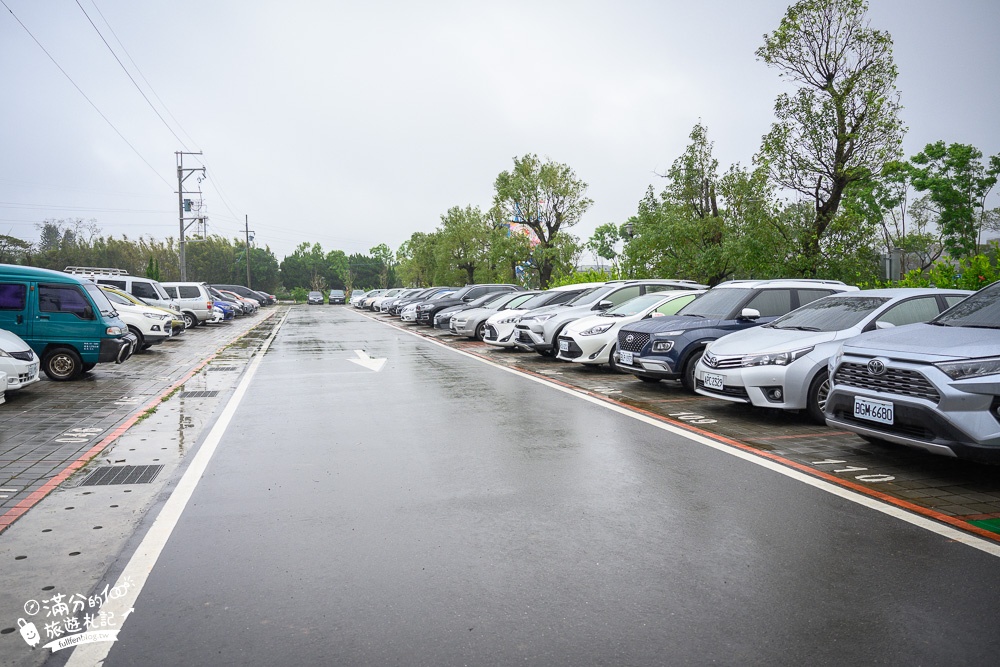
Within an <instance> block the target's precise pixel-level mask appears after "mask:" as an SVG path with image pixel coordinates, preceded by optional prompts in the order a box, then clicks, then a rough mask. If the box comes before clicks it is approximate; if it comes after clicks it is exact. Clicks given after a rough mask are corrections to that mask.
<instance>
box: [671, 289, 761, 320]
mask: <svg viewBox="0 0 1000 667" xmlns="http://www.w3.org/2000/svg"><path fill="white" fill-rule="evenodd" d="M752 291H753V290H752V289H751V288H749V287H727V288H725V289H712V290H708V291H707V292H705V293H704V294H702V295H701V296H700V297H699V298H697V299H695V300H694V301H692V302H691V303H689V304H688V305H686V306H684V307H683V308H681V309H680V310H679V311H677V314H678V315H687V316H689V317H704V318H707V319H710V320H723V319H726V318H727V317H729V314H730V313H731V312H733V308H735V307H736V306H738V305H740V303H741V302H742V301H743V300H744V299H745V298H746V297H747V296H748V295H749V294H750V293H751V292H752Z"/></svg>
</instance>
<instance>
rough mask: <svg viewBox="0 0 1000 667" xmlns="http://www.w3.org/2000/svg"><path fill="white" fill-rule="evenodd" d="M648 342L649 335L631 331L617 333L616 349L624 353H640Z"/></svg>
mask: <svg viewBox="0 0 1000 667" xmlns="http://www.w3.org/2000/svg"><path fill="white" fill-rule="evenodd" d="M648 342H649V334H648V333H641V332H632V331H619V332H618V349H619V350H625V351H626V352H641V351H642V348H643V347H645V346H646V343H648Z"/></svg>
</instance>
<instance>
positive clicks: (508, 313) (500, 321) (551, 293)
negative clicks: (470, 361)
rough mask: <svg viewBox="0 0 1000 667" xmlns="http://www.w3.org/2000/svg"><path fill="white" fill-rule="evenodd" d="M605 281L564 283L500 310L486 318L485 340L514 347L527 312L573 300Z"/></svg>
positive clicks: (502, 345) (484, 327)
mask: <svg viewBox="0 0 1000 667" xmlns="http://www.w3.org/2000/svg"><path fill="white" fill-rule="evenodd" d="M603 284H604V283H577V284H575V285H562V286H561V287H553V288H552V289H549V290H545V291H544V292H542V293H541V294H536V295H535V296H533V297H531V298H530V299H528V300H527V301H525V302H524V303H522V304H521V305H519V306H517V307H516V308H509V309H507V310H503V311H499V312H497V313H495V314H493V315H490V316H489V317H487V318H486V324H485V325H484V326H483V342H484V343H487V344H488V345H493V346H495V347H514V340H513V339H514V327H515V326H516V325H517V323H518V322H519V321H520V319H521V317H523V316H524V314H525V313H530V312H532V311H534V310H537V309H539V308H542V307H544V306H552V305H555V304H560V303H566V302H567V301H572V300H573V299H575V298H576V297H577V296H579V295H580V294H583V293H584V292H586V291H588V290H590V289H591V288H593V287H596V286H598V285H603Z"/></svg>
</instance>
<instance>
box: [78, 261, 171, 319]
mask: <svg viewBox="0 0 1000 667" xmlns="http://www.w3.org/2000/svg"><path fill="white" fill-rule="evenodd" d="M63 270H64V271H65V272H66V273H70V274H72V275H74V276H77V277H82V278H87V279H88V280H91V281H93V282H95V283H97V284H98V285H108V286H109V287H116V288H118V289H120V290H121V291H123V292H128V293H129V294H131V295H132V296H135V297H138V298H140V299H142V300H143V302H144V303H146V304H147V305H150V306H159V307H161V308H167V309H168V310H179V305H178V304H177V302H176V301H175V300H174V299H173V297H171V296H170V294H168V293H167V291H166V290H165V289H164V288H163V285H162V284H161V283H160V282H158V281H156V280H153V279H152V278H146V277H145V276H130V275H129V274H128V272H127V271H124V270H122V269H113V268H102V267H96V266H67V267H66V268H65V269H63Z"/></svg>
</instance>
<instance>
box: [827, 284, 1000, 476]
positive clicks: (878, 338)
mask: <svg viewBox="0 0 1000 667" xmlns="http://www.w3.org/2000/svg"><path fill="white" fill-rule="evenodd" d="M830 377H831V378H832V379H833V382H832V385H831V389H830V395H829V397H828V398H827V402H826V423H827V424H829V425H830V426H833V427H835V428H841V429H846V430H848V431H853V432H855V433H857V434H859V435H860V436H861V437H863V438H865V439H867V440H871V441H888V442H892V443H896V444H899V445H906V446H907V447H914V448H917V449H922V450H924V451H927V452H931V453H932V454H941V455H944V456H952V457H959V458H964V459H970V460H974V461H981V462H994V463H996V462H1000V282H997V283H994V284H992V285H990V286H989V287H986V288H984V289H982V290H980V291H979V292H977V293H976V294H973V295H972V296H970V297H969V298H967V299H965V300H964V301H962V302H960V303H958V304H956V305H955V306H954V307H952V308H950V309H948V310H946V311H945V312H943V313H941V314H940V315H939V316H937V317H936V318H934V319H933V320H931V321H930V322H928V323H926V324H912V325H910V326H906V327H900V328H898V329H885V330H882V331H873V332H871V333H867V334H863V335H861V336H859V337H857V338H854V339H852V340H851V341H850V342H849V343H845V345H844V347H843V348H842V349H841V350H840V352H838V353H837V354H836V355H835V356H834V357H833V358H831V360H830Z"/></svg>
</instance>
